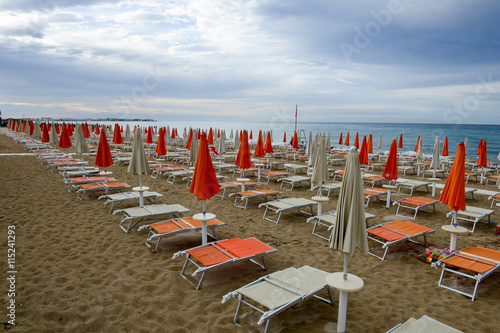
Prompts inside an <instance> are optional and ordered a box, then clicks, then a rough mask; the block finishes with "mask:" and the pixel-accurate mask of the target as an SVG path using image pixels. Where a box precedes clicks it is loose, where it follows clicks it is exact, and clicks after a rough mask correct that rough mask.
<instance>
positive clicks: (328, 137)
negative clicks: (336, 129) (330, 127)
mask: <svg viewBox="0 0 500 333" xmlns="http://www.w3.org/2000/svg"><path fill="white" fill-rule="evenodd" d="M331 147H332V142H331V139H330V132H328V134H327V135H326V142H325V148H326V150H327V151H330V148H331Z"/></svg>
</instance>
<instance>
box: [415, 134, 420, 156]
mask: <svg viewBox="0 0 500 333" xmlns="http://www.w3.org/2000/svg"><path fill="white" fill-rule="evenodd" d="M419 142H420V135H419V136H418V139H417V145H416V146H415V153H416V152H417V151H418V143H419Z"/></svg>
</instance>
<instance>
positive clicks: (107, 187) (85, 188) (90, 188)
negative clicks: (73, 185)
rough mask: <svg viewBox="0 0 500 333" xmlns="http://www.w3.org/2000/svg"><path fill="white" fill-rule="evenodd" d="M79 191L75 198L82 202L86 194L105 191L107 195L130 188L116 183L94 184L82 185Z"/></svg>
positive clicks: (127, 185)
mask: <svg viewBox="0 0 500 333" xmlns="http://www.w3.org/2000/svg"><path fill="white" fill-rule="evenodd" d="M79 186H80V189H79V190H78V191H76V196H77V197H78V198H79V199H80V200H82V199H83V197H85V194H87V192H94V191H105V192H106V193H108V192H109V191H119V192H121V191H123V190H128V189H130V188H131V186H130V185H129V184H125V183H118V182H109V183H95V184H82V185H79Z"/></svg>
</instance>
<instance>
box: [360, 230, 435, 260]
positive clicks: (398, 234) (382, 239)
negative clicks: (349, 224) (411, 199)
mask: <svg viewBox="0 0 500 333" xmlns="http://www.w3.org/2000/svg"><path fill="white" fill-rule="evenodd" d="M366 232H367V233H368V239H371V240H373V241H375V242H377V243H380V244H382V249H385V251H384V254H383V255H382V256H379V255H377V254H376V253H373V252H369V253H370V254H371V255H373V256H375V257H377V258H379V259H381V260H384V259H385V257H386V256H387V252H388V251H389V247H390V246H391V245H394V244H396V243H399V242H402V241H405V240H407V241H409V242H413V243H416V244H419V243H417V242H416V241H414V240H413V238H416V237H422V236H423V237H424V246H425V247H426V248H427V235H428V234H430V233H433V232H435V230H434V229H431V228H427V227H424V226H422V225H420V224H417V223H414V222H410V221H406V222H402V221H395V222H387V223H383V224H379V225H377V226H374V227H371V228H368V229H367V230H366Z"/></svg>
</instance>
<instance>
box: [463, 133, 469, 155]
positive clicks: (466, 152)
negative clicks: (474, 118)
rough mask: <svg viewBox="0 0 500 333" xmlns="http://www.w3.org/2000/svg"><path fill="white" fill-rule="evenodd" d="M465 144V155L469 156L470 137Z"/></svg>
mask: <svg viewBox="0 0 500 333" xmlns="http://www.w3.org/2000/svg"><path fill="white" fill-rule="evenodd" d="M464 146H465V156H467V155H468V154H469V153H468V151H469V138H467V137H466V138H465V142H464Z"/></svg>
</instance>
